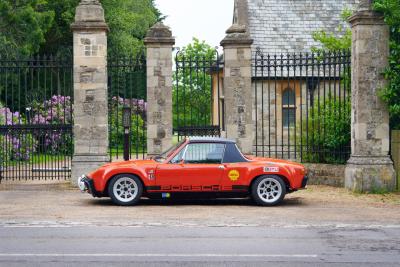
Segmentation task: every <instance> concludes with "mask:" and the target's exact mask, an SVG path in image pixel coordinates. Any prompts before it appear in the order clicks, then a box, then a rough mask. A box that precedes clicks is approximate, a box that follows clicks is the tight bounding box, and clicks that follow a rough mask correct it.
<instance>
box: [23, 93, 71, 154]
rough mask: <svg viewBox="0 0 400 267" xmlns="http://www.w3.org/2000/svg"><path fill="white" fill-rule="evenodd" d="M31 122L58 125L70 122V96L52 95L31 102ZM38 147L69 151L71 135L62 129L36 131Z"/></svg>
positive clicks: (54, 150)
mask: <svg viewBox="0 0 400 267" xmlns="http://www.w3.org/2000/svg"><path fill="white" fill-rule="evenodd" d="M32 114H33V117H32V121H31V123H32V124H44V125H59V124H71V123H72V105H71V97H70V96H62V95H54V96H52V97H51V98H50V99H49V100H45V101H44V102H33V103H32ZM35 137H36V138H37V139H38V141H39V146H40V149H41V150H43V151H46V152H50V153H60V152H63V153H69V152H71V150H72V140H71V135H69V134H66V132H64V131H62V130H57V131H51V130H50V131H46V132H39V131H38V132H36V133H35Z"/></svg>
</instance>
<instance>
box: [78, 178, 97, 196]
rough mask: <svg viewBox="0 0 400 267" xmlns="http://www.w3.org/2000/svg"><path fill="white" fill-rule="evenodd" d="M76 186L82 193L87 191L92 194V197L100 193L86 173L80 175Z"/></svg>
mask: <svg viewBox="0 0 400 267" xmlns="http://www.w3.org/2000/svg"><path fill="white" fill-rule="evenodd" d="M78 186H79V189H80V190H81V192H82V193H85V192H88V193H89V194H92V196H93V197H100V194H99V193H98V192H97V191H96V189H95V188H94V183H93V180H92V179H90V178H89V177H87V176H86V175H82V176H81V177H79V178H78Z"/></svg>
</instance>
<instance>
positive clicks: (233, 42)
mask: <svg viewBox="0 0 400 267" xmlns="http://www.w3.org/2000/svg"><path fill="white" fill-rule="evenodd" d="M226 33H227V35H226V37H225V38H224V39H223V40H222V41H221V46H223V48H224V61H225V63H224V99H225V114H224V116H225V129H226V135H227V138H230V139H234V140H236V142H237V144H238V146H239V147H240V149H241V150H242V152H243V153H245V154H252V152H253V139H254V134H253V128H254V123H253V120H252V112H253V97H252V88H251V44H252V43H253V40H252V39H251V38H250V35H249V33H248V31H247V30H246V26H244V25H239V24H234V25H232V26H231V27H230V28H229V29H228V30H227V31H226Z"/></svg>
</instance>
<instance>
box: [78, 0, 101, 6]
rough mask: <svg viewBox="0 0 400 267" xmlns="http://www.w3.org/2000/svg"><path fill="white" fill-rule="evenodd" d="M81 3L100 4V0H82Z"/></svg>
mask: <svg viewBox="0 0 400 267" xmlns="http://www.w3.org/2000/svg"><path fill="white" fill-rule="evenodd" d="M79 4H80V5H100V2H99V0H81V2H80V3H79Z"/></svg>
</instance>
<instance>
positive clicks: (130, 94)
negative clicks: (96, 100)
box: [107, 54, 147, 161]
mask: <svg viewBox="0 0 400 267" xmlns="http://www.w3.org/2000/svg"><path fill="white" fill-rule="evenodd" d="M107 68H108V95H109V100H108V103H109V104H108V107H109V119H108V121H109V130H110V132H109V138H110V145H109V153H110V156H111V159H112V160H114V161H115V160H122V159H123V154H124V138H125V133H126V135H127V136H126V137H127V139H128V146H127V148H128V150H129V151H128V154H129V158H130V159H132V158H135V159H142V158H145V156H146V151H147V143H146V141H147V130H146V129H147V127H146V121H147V120H146V109H147V100H146V98H147V90H146V58H145V55H144V54H139V55H138V56H129V57H126V56H123V57H118V56H112V57H109V59H108V66H107ZM124 112H128V114H126V115H128V117H129V118H130V120H129V118H128V119H127V121H125V123H128V124H129V126H130V127H129V128H128V129H127V131H125V130H126V129H125V128H124V120H123V118H124V115H123V113H124Z"/></svg>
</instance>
